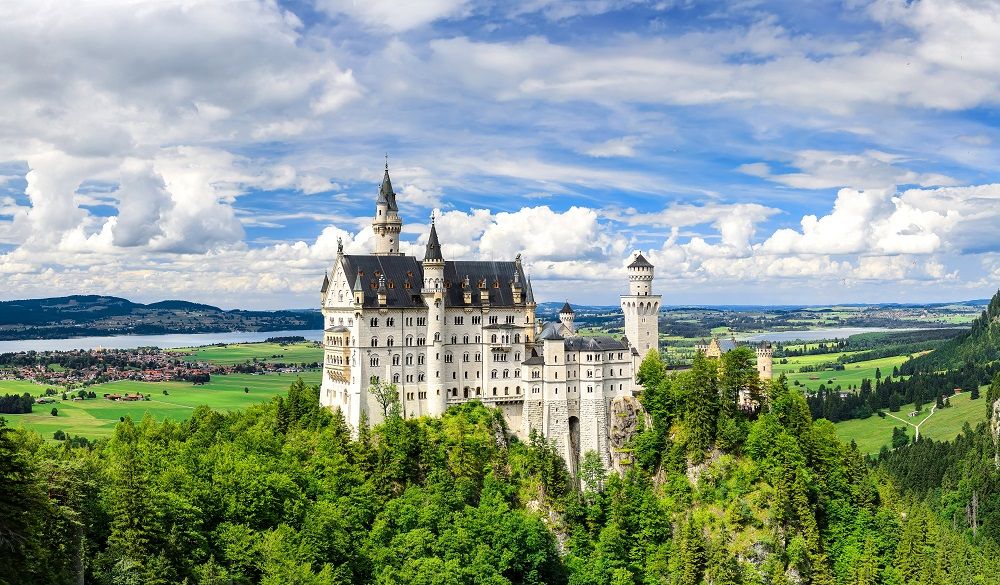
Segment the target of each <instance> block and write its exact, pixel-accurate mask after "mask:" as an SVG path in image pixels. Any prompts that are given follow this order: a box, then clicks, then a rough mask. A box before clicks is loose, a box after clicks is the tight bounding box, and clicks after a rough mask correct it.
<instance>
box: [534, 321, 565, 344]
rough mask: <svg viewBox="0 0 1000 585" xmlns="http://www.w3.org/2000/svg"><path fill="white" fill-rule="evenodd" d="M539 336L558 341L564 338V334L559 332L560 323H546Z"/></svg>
mask: <svg viewBox="0 0 1000 585" xmlns="http://www.w3.org/2000/svg"><path fill="white" fill-rule="evenodd" d="M538 338H539V339H546V340H549V341H558V340H560V339H563V336H562V335H561V334H560V333H559V323H556V322H552V323H546V324H545V327H543V328H542V332H541V333H539V334H538Z"/></svg>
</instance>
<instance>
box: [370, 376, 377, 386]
mask: <svg viewBox="0 0 1000 585" xmlns="http://www.w3.org/2000/svg"><path fill="white" fill-rule="evenodd" d="M368 381H369V382H370V383H372V384H378V376H372V377H371V378H369V379H368Z"/></svg>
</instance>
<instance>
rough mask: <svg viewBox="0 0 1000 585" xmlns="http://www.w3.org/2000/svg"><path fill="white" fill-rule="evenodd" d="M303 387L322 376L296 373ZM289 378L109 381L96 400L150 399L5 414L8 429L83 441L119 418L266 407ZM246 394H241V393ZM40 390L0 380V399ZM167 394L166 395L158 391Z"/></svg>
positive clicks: (110, 428)
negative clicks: (131, 395) (133, 395)
mask: <svg viewBox="0 0 1000 585" xmlns="http://www.w3.org/2000/svg"><path fill="white" fill-rule="evenodd" d="M300 375H301V376H302V379H303V380H304V381H305V382H306V384H319V382H320V375H321V373H320V372H319V371H318V370H317V371H311V372H303V373H302V374H300ZM295 377H296V376H295V375H294V374H284V375H280V374H268V375H264V376H255V375H252V374H234V375H231V376H213V377H212V380H211V382H209V383H207V384H204V385H201V386H195V385H193V384H190V383H187V382H133V381H128V380H123V381H118V382H109V383H107V384H100V385H95V386H91V387H90V388H89V390H93V391H94V392H96V393H97V395H98V397H100V396H101V395H102V394H104V393H112V392H113V393H119V394H121V393H125V392H140V393H142V394H148V395H149V397H150V400H148V401H141V402H109V401H107V400H105V399H103V398H97V399H92V400H85V401H82V402H73V401H70V400H67V401H62V400H58V401H57V402H56V403H55V404H51V405H50V404H38V405H35V409H34V412H32V413H31V414H5V415H3V416H4V418H6V419H7V421H8V424H9V425H10V426H12V427H19V426H24V427H26V428H30V429H33V430H36V431H38V432H39V433H40V434H41V435H42V436H43V437H45V438H47V439H51V438H52V433H54V432H55V431H56V430H59V429H62V430H63V431H65V432H67V433H69V434H71V435H80V436H84V437H88V438H98V437H106V436H109V435H110V434H111V433H112V432H114V428H115V425H116V424H117V423H118V422H119V419H120V418H121V417H123V416H129V417H132V419H133V420H139V419H141V418H142V417H143V415H144V414H145V413H147V412H148V413H150V414H151V415H152V416H153V417H154V418H156V419H157V420H163V419H169V420H182V419H185V418H187V417H188V416H190V414H191V411H192V410H193V409H194V408H195V407H197V406H200V405H202V404H204V405H207V406H209V407H211V408H213V409H215V410H219V411H230V410H236V409H240V408H245V407H247V406H250V405H251V404H255V403H258V402H267V401H268V400H270V399H271V397H272V396H275V395H277V394H284V393H285V391H287V390H288V386H289V384H291V383H292V382H294V381H295ZM244 387H246V388H249V389H250V391H249V392H248V393H247V392H244V391H243V388H244ZM44 390H45V386H42V385H38V384H33V383H31V382H22V381H8V380H0V394H4V393H8V394H9V393H13V392H15V391H16V392H17V393H18V394H21V393H24V392H30V393H31V394H33V395H36V396H37V395H39V394H41V393H42V392H44ZM164 390H166V391H167V392H168V394H167V395H164V394H163V391H164ZM53 406H55V407H56V408H58V409H59V415H58V416H52V415H50V414H49V411H50V410H51V408H52V407H53Z"/></svg>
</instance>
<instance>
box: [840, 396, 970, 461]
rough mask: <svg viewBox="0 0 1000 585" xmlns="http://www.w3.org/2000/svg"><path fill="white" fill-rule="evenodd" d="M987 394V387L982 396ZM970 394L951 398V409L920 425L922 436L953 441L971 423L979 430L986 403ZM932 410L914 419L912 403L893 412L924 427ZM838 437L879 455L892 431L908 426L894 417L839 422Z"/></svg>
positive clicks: (927, 408) (909, 430)
mask: <svg viewBox="0 0 1000 585" xmlns="http://www.w3.org/2000/svg"><path fill="white" fill-rule="evenodd" d="M981 394H982V395H983V396H985V394H986V390H985V388H984V389H983V390H982V393H981ZM970 396H971V395H970V394H969V393H967V392H966V393H963V394H959V395H957V396H952V397H951V408H945V409H943V410H938V411H936V412H935V413H934V415H933V416H931V417H930V418H929V419H927V422H925V423H923V424H921V425H920V436H921V437H927V438H931V439H935V440H938V441H950V440H951V439H954V438H955V437H957V436H958V435H959V433H961V432H962V425H964V424H965V423H966V422H968V423H969V424H970V425H972V426H973V427H975V426H976V425H977V424H979V422H980V421H983V420H986V400H985V399H982V398H980V399H979V400H970V399H969V397H970ZM930 410H931V407H930V406H929V405H928V406H925V407H924V411H923V413H921V414H919V415H917V416H916V417H913V418H910V417H908V416H906V415H907V413H909V412H911V411H913V405H912V404H908V405H906V406H903V407H902V408H900V409H899V412H896V413H893V414H895V415H896V416H898V417H899V418H901V419H903V420H906V421H910V422H912V423H913V424H920V421H922V420H924V419H925V418H927V415H928V413H930ZM835 426H836V427H837V436H838V437H840V438H841V440H843V441H844V442H850V441H851V440H853V441H855V442H856V443H857V444H858V448H859V449H861V452H862V453H877V452H878V451H879V449H881V448H882V446H883V445H886V446H888V445H889V443H890V441H891V439H892V428H893V427H894V426H895V427H900V426H904V424H903V423H902V422H900V421H898V420H896V419H894V418H890V417H888V416H886V417H885V418H880V417H878V416H877V415H874V416H872V417H870V418H866V419H864V420H859V419H855V420H848V421H844V422H839V423H837V424H836V425H835ZM905 426H906V434H907V436H909V437H910V438H911V439H912V438H913V435H914V429H913V427H912V426H909V425H905Z"/></svg>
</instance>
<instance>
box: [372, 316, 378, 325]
mask: <svg viewBox="0 0 1000 585" xmlns="http://www.w3.org/2000/svg"><path fill="white" fill-rule="evenodd" d="M371 326H372V327H378V317H372V320H371Z"/></svg>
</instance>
